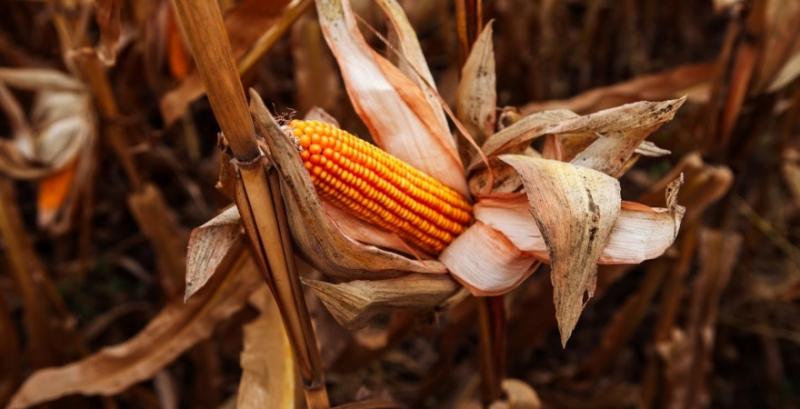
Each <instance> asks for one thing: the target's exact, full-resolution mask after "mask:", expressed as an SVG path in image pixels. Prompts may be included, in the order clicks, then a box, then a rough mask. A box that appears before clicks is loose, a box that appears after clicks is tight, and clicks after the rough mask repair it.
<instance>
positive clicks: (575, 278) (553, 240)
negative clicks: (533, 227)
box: [501, 155, 621, 345]
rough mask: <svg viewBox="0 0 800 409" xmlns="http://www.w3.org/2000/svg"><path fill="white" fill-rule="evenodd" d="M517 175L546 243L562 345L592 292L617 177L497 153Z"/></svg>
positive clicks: (614, 207)
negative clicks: (520, 179)
mask: <svg viewBox="0 0 800 409" xmlns="http://www.w3.org/2000/svg"><path fill="white" fill-rule="evenodd" d="M501 159H502V160H503V161H504V162H506V163H508V164H509V165H511V166H512V167H514V169H516V170H517V172H518V173H519V174H520V177H521V178H522V181H523V184H524V186H525V191H526V192H525V193H526V194H527V196H528V201H529V203H530V210H531V213H532V214H533V217H534V219H536V224H537V225H538V226H539V230H540V231H541V232H542V236H543V238H544V240H545V242H546V243H547V247H548V253H549V255H550V260H551V272H550V277H551V281H552V283H553V302H554V303H555V306H556V319H557V320H558V326H559V331H560V333H561V343H562V345H566V342H567V340H568V339H569V336H570V335H571V333H572V330H573V329H574V328H575V325H576V324H577V322H578V318H579V317H580V313H581V311H582V310H583V307H584V305H585V300H586V299H587V297H588V298H591V297H592V295H593V294H594V288H595V285H596V281H597V261H598V259H599V258H600V255H601V254H602V251H603V249H604V248H605V246H606V244H607V243H608V239H609V237H610V235H611V231H612V230H613V227H614V224H615V223H616V221H617V217H618V215H619V211H620V202H621V200H620V187H619V182H618V181H617V180H616V179H614V178H612V177H610V176H608V175H605V174H603V173H600V172H597V171H595V170H592V169H588V168H582V167H579V166H575V165H572V164H568V163H564V162H559V161H552V160H547V159H535V158H530V157H527V156H520V155H503V156H501Z"/></svg>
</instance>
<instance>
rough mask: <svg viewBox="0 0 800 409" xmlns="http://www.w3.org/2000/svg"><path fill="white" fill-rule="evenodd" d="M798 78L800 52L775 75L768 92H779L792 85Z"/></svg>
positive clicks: (799, 72)
mask: <svg viewBox="0 0 800 409" xmlns="http://www.w3.org/2000/svg"><path fill="white" fill-rule="evenodd" d="M798 76H800V52H798V53H797V54H795V55H793V56H792V58H790V59H789V60H788V61H786V64H784V65H783V68H781V70H780V71H778V73H777V74H776V75H775V78H773V80H772V82H771V83H770V84H769V87H768V88H767V92H777V91H779V90H781V89H783V88H784V87H786V86H787V85H789V84H791V83H792V81H794V80H795V79H796V78H797V77H798Z"/></svg>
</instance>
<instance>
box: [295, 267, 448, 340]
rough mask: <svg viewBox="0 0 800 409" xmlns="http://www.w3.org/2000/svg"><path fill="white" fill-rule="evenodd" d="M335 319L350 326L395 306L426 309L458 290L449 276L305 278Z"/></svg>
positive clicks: (352, 326)
mask: <svg viewBox="0 0 800 409" xmlns="http://www.w3.org/2000/svg"><path fill="white" fill-rule="evenodd" d="M304 283H305V285H307V286H309V287H311V289H312V290H314V293H315V294H316V295H317V296H318V297H319V299H320V300H321V301H322V303H323V304H325V307H327V309H328V311H330V312H331V315H333V317H334V318H336V321H338V322H339V323H340V324H342V326H344V327H346V328H349V329H356V328H358V327H360V326H362V325H364V324H365V323H366V322H367V321H368V320H369V319H370V318H371V317H373V316H374V315H375V314H377V313H379V312H384V311H387V310H391V309H396V308H408V309H426V308H432V307H435V306H437V305H439V304H440V303H441V302H442V301H444V300H446V299H447V297H449V296H450V295H452V294H453V293H455V292H456V291H457V290H458V288H459V287H458V284H456V283H455V282H454V281H453V280H452V279H451V278H450V277H449V276H447V275H430V274H408V275H405V276H403V277H398V278H390V279H387V280H369V281H366V280H359V281H350V282H346V283H339V284H332V283H326V282H324V281H317V280H305V282H304Z"/></svg>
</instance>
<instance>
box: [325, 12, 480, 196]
mask: <svg viewBox="0 0 800 409" xmlns="http://www.w3.org/2000/svg"><path fill="white" fill-rule="evenodd" d="M316 4H317V13H318V15H319V21H320V25H321V26H322V32H323V34H324V35H325V40H326V41H327V42H328V46H329V47H330V48H331V51H332V52H333V54H334V56H335V57H336V61H337V62H338V64H339V69H340V70H341V72H342V77H343V78H344V83H345V87H346V89H347V93H348V95H349V97H350V101H351V102H352V104H353V107H354V108H355V110H356V112H357V113H358V115H359V116H360V117H361V119H362V120H363V121H364V123H365V124H366V125H367V128H368V129H369V131H370V134H371V135H372V137H373V139H374V140H375V143H376V144H377V145H378V146H380V147H381V148H383V149H384V150H386V151H387V152H389V153H391V154H392V155H394V156H397V157H398V158H399V159H401V160H403V161H404V162H406V163H408V164H410V165H412V166H414V167H416V168H417V169H419V170H422V171H423V172H425V173H427V174H428V175H431V176H433V177H435V178H436V179H437V180H439V181H440V182H442V183H444V184H445V185H448V186H450V187H452V188H454V189H456V190H457V191H459V192H461V193H462V194H466V193H467V185H466V180H465V178H464V170H463V167H462V164H461V160H460V158H459V156H458V152H457V151H456V146H455V141H454V140H453V138H452V137H451V136H450V133H449V131H448V130H447V128H446V127H443V125H442V124H441V122H440V120H439V119H438V117H437V114H436V113H435V112H434V111H433V109H432V108H431V105H430V104H429V103H428V102H427V100H426V97H425V94H424V93H423V91H422V90H421V89H420V88H419V87H418V86H417V84H416V83H414V82H413V81H412V80H410V79H409V78H408V77H406V76H405V75H404V74H403V73H402V72H400V70H399V69H398V68H397V67H395V66H394V65H392V64H391V63H390V62H389V61H387V60H386V59H384V58H383V57H381V56H379V55H378V54H377V53H375V52H374V51H373V50H372V49H371V48H370V47H369V46H368V45H367V43H366V41H365V40H364V37H363V36H362V35H361V32H360V31H359V30H358V27H357V26H356V22H355V19H354V17H353V11H352V10H351V9H350V3H349V1H347V0H342V1H330V0H318V1H317V2H316ZM432 158H435V160H431V159H432Z"/></svg>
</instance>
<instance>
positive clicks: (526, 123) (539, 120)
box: [469, 109, 579, 171]
mask: <svg viewBox="0 0 800 409" xmlns="http://www.w3.org/2000/svg"><path fill="white" fill-rule="evenodd" d="M573 118H579V116H578V115H577V114H575V113H574V112H570V111H567V110H565V109H558V110H554V111H545V112H537V113H534V114H530V115H528V116H526V117H524V118H521V119H519V120H517V121H516V122H514V123H513V124H512V125H510V126H508V127H506V128H503V130H501V131H500V132H497V133H495V134H494V135H491V136H490V137H489V139H487V140H486V142H484V144H483V145H482V146H481V150H483V153H485V154H486V156H490V157H491V156H496V155H497V154H498V153H500V152H520V151H522V150H523V149H524V146H526V145H527V144H528V143H529V142H530V141H532V140H534V139H536V138H538V137H540V136H542V135H544V134H545V133H543V132H542V130H544V129H547V128H549V127H552V126H555V125H557V124H559V123H561V122H562V121H566V120H569V119H573ZM482 164H483V162H482V161H481V160H480V159H479V158H474V159H472V162H470V164H469V170H470V171H473V170H475V169H476V168H477V167H478V166H479V165H482Z"/></svg>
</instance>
